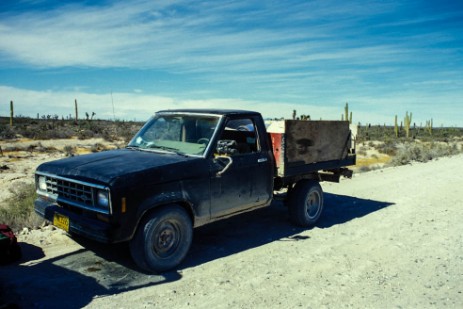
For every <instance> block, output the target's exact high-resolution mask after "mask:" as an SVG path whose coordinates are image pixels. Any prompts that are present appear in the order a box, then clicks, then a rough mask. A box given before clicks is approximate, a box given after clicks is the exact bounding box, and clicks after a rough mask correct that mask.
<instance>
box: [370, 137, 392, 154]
mask: <svg viewBox="0 0 463 309" xmlns="http://www.w3.org/2000/svg"><path fill="white" fill-rule="evenodd" d="M375 148H376V150H378V151H379V152H380V153H384V154H387V155H388V156H394V155H395V154H396V152H397V142H396V141H395V140H393V139H390V138H387V139H385V141H384V143H379V144H376V145H375Z"/></svg>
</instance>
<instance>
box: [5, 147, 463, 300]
mask: <svg viewBox="0 0 463 309" xmlns="http://www.w3.org/2000/svg"><path fill="white" fill-rule="evenodd" d="M462 185H463V156H462V155H459V156H455V157H452V158H442V159H439V160H437V161H432V162H428V163H426V164H412V165H407V166H402V167H396V168H387V169H382V170H375V171H372V172H368V173H363V174H359V175H356V176H354V178H353V179H350V180H347V179H345V180H342V181H341V183H339V184H331V183H323V184H322V187H323V189H324V191H325V212H324V214H323V217H322V219H321V220H320V222H319V224H318V225H317V227H315V228H313V229H310V230H304V229H299V228H295V227H293V226H292V225H291V224H290V223H289V222H288V218H287V211H286V209H285V207H284V206H283V205H282V203H280V202H275V203H274V204H273V205H272V206H271V207H269V208H266V209H261V210H258V211H255V212H252V213H248V214H244V215H240V216H237V217H234V218H231V219H228V220H224V221H221V222H217V223H214V224H211V225H208V226H205V227H202V228H199V229H196V230H195V235H194V242H193V246H192V249H191V252H190V254H189V256H188V258H187V260H186V261H185V262H184V263H183V264H182V265H181V266H180V267H179V268H178V269H177V270H175V271H171V272H167V273H164V274H160V275H150V274H144V273H141V272H139V271H138V270H137V268H136V267H135V266H134V264H133V263H132V262H131V259H130V256H129V254H128V250H127V247H126V245H124V244H121V245H117V246H106V245H100V244H96V243H93V242H89V241H85V240H83V239H79V238H73V239H72V238H70V237H68V236H67V235H65V234H64V233H63V232H61V231H58V230H55V229H54V228H53V227H47V228H44V229H41V230H34V231H24V232H22V233H21V234H20V235H19V241H20V242H21V246H22V249H23V253H24V254H23V255H24V256H23V260H22V261H21V262H20V263H19V264H16V265H8V266H1V267H0V278H2V280H1V281H0V285H2V286H1V288H2V289H1V291H2V292H3V293H2V294H1V295H0V307H1V305H2V304H4V303H16V304H19V305H20V306H21V307H23V308H54V307H56V308H58V307H59V308H63V307H66V308H81V307H87V308H345V307H346V308H349V307H353V308H444V307H445V308H463V284H462V283H463V236H462V235H463V225H462V224H461V222H462V220H463V206H462V202H461V197H462V193H461V192H462V191H461V187H462Z"/></svg>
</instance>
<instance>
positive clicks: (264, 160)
mask: <svg viewBox="0 0 463 309" xmlns="http://www.w3.org/2000/svg"><path fill="white" fill-rule="evenodd" d="M262 162H267V158H259V159H257V163H262Z"/></svg>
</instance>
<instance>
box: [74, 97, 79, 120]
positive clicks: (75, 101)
mask: <svg viewBox="0 0 463 309" xmlns="http://www.w3.org/2000/svg"><path fill="white" fill-rule="evenodd" d="M74 107H75V110H76V120H75V123H76V124H78V122H79V110H78V108H77V99H74Z"/></svg>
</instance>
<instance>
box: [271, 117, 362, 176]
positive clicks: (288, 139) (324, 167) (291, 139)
mask: <svg viewBox="0 0 463 309" xmlns="http://www.w3.org/2000/svg"><path fill="white" fill-rule="evenodd" d="M267 131H268V132H269V134H270V137H271V140H272V147H273V154H274V157H275V161H276V168H277V173H276V174H277V177H281V178H290V177H296V176H301V175H304V174H309V173H314V172H317V171H328V172H330V171H339V169H341V168H343V167H346V166H350V165H355V161H356V156H355V149H354V148H353V147H352V134H351V130H350V128H349V123H348V122H347V121H305V120H284V121H278V122H273V123H271V124H270V126H269V127H268V128H267Z"/></svg>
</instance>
